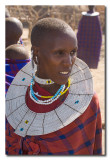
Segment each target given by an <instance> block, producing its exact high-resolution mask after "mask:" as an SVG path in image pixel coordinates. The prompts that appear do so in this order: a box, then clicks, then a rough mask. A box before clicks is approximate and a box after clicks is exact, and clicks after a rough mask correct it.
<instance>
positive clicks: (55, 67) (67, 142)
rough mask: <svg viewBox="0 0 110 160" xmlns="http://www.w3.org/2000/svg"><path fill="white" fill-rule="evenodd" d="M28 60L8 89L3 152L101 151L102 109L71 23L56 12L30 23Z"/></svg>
mask: <svg viewBox="0 0 110 160" xmlns="http://www.w3.org/2000/svg"><path fill="white" fill-rule="evenodd" d="M31 43H32V61H31V62H29V63H28V64H27V65H25V67H23V68H22V69H21V70H20V71H19V72H18V73H17V75H16V77H15V78H14V80H13V82H12V83H11V85H10V87H9V89H8V92H7V95H6V154H7V155H93V154H101V153H102V151H101V150H102V147H101V143H102V142H101V134H102V128H101V114H100V108H99V102H98V98H97V95H96V93H94V92H93V86H92V76H91V73H90V71H89V68H88V66H87V65H86V64H85V63H84V62H83V61H81V60H80V59H78V58H76V52H77V39H76V36H75V33H74V31H73V30H72V28H71V27H70V26H69V25H68V24H67V23H65V22H64V21H62V20H60V19H56V18H44V19H41V20H39V21H38V22H37V23H36V25H35V26H34V27H33V29H32V34H31Z"/></svg>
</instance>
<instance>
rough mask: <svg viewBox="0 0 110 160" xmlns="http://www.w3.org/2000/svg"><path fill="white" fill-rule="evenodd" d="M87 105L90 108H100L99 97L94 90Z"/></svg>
mask: <svg viewBox="0 0 110 160" xmlns="http://www.w3.org/2000/svg"><path fill="white" fill-rule="evenodd" d="M89 106H90V107H91V108H92V110H96V111H97V110H100V105H99V98H98V95H97V93H96V92H94V94H93V97H92V100H91V102H90V105H89Z"/></svg>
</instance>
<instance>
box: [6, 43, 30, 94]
mask: <svg viewBox="0 0 110 160" xmlns="http://www.w3.org/2000/svg"><path fill="white" fill-rule="evenodd" d="M5 52H6V64H5V67H6V69H5V75H6V88H5V89H6V92H7V90H8V88H9V86H10V84H11V82H12V81H13V79H14V77H15V75H16V74H17V72H18V71H19V70H20V69H21V68H22V67H24V66H25V65H26V64H27V63H28V62H29V61H30V55H29V52H28V51H27V50H26V48H25V47H24V46H22V45H20V44H14V45H10V46H9V47H7V48H6V51H5Z"/></svg>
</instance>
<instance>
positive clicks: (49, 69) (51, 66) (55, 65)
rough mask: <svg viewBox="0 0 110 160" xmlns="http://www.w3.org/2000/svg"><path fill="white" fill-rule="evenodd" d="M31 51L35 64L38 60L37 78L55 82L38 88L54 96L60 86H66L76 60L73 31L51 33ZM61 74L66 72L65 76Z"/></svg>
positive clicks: (75, 41)
mask: <svg viewBox="0 0 110 160" xmlns="http://www.w3.org/2000/svg"><path fill="white" fill-rule="evenodd" d="M32 49H33V53H34V61H35V63H36V57H37V59H38V62H37V65H38V66H37V73H36V74H37V76H38V77H40V78H43V79H51V80H53V81H54V82H55V83H54V84H52V85H40V86H41V87H43V88H44V89H46V90H47V91H49V92H50V93H51V94H52V95H54V94H55V92H56V91H57V90H58V89H59V88H60V86H61V85H62V84H66V86H67V84H68V78H69V76H70V72H71V69H72V66H73V64H74V62H75V58H76V51H77V40H76V36H75V34H74V32H73V30H68V31H67V32H66V33H61V32H53V33H52V34H50V35H48V36H45V38H43V41H42V44H41V46H40V47H36V46H32ZM62 72H67V74H62ZM63 96H64V95H63ZM61 97H62V96H61Z"/></svg>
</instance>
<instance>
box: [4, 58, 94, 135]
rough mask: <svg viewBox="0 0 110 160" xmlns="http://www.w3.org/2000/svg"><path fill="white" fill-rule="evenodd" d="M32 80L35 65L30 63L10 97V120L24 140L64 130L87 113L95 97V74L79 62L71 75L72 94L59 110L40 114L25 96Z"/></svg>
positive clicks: (14, 85)
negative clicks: (93, 79) (29, 104)
mask: <svg viewBox="0 0 110 160" xmlns="http://www.w3.org/2000/svg"><path fill="white" fill-rule="evenodd" d="M35 70H36V68H35ZM31 80H32V65H31V62H29V63H28V64H27V65H25V66H24V67H23V68H22V69H21V70H20V71H19V72H18V73H17V75H16V76H15V78H14V80H13V82H12V83H11V85H10V87H9V89H8V92H7V95H6V117H7V120H8V122H9V123H10V125H11V126H12V127H13V128H14V129H15V133H16V134H18V135H20V136H22V137H25V136H26V135H29V136H32V135H33V136H35V135H44V134H49V133H52V132H54V131H57V130H59V129H61V128H64V127H65V126H67V125H68V124H70V123H71V122H73V121H74V120H75V119H76V118H78V117H79V116H81V115H82V114H83V113H84V111H85V110H86V109H87V107H88V105H89V103H90V101H91V99H92V96H93V82H92V76H91V73H90V71H89V68H88V66H87V65H86V64H85V63H84V62H83V61H82V60H80V59H78V58H76V60H75V63H74V65H73V67H72V71H71V74H70V81H71V85H70V87H69V93H68V95H67V97H66V99H65V100H64V102H63V103H62V104H61V105H60V106H58V107H57V108H56V109H53V110H51V111H49V112H45V113H44V112H43V113H41V112H40V113H36V112H34V111H32V110H30V109H29V108H28V106H27V104H26V102H25V95H26V92H27V89H28V87H29V86H30V83H31ZM61 90H62V93H63V89H61ZM64 91H65V90H64ZM59 93H60V91H59ZM34 94H35V93H34ZM48 106H49V105H47V106H46V105H45V106H44V107H48ZM26 122H28V123H26Z"/></svg>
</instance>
